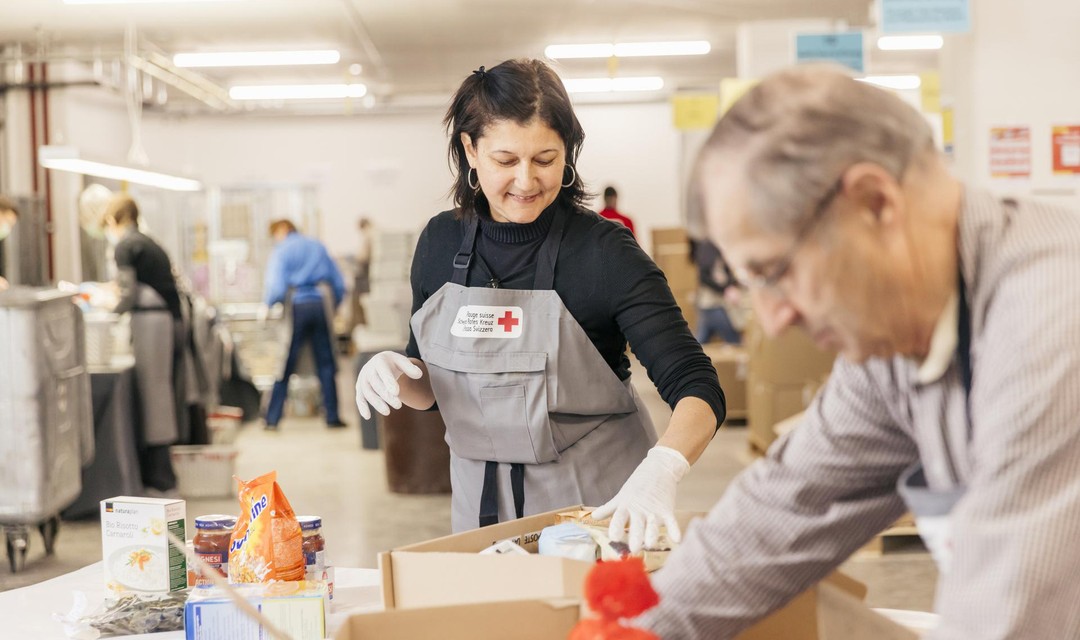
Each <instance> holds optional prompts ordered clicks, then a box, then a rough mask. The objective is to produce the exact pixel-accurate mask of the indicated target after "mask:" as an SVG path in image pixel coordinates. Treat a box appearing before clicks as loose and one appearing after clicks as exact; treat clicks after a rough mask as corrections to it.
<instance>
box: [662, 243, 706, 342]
mask: <svg viewBox="0 0 1080 640" xmlns="http://www.w3.org/2000/svg"><path fill="white" fill-rule="evenodd" d="M652 250H653V261H655V262H656V265H657V266H658V267H660V270H661V271H663V272H664V276H665V277H667V281H668V286H669V287H671V293H673V294H674V295H675V301H676V302H677V303H678V304H679V308H680V309H682V312H683V317H684V318H686V321H687V322H688V323H689V324H690V328H691V330H692V329H693V328H694V326H695V325H696V323H697V306H696V305H695V296H696V295H697V287H698V276H697V270H696V269H695V268H694V263H693V261H691V260H690V241H689V239H688V237H687V235H686V229H684V228H682V227H671V228H658V229H653V230H652Z"/></svg>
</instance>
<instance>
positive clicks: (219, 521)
mask: <svg viewBox="0 0 1080 640" xmlns="http://www.w3.org/2000/svg"><path fill="white" fill-rule="evenodd" d="M234 528H236V516H228V515H220V514H218V515H210V516H199V517H197V518H195V538H194V539H193V540H192V545H193V546H194V548H195V555H196V556H198V557H199V559H201V560H202V561H203V562H205V563H206V564H208V565H210V567H211V568H213V569H216V570H217V572H218V573H219V574H220V575H221V576H222V577H223V578H228V577H229V542H230V541H231V539H232V532H233V529H234ZM205 584H212V583H211V581H210V578H208V577H207V576H205V575H203V574H202V573H200V572H196V578H195V585H196V586H201V585H205Z"/></svg>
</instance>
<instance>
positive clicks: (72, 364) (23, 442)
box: [0, 287, 94, 572]
mask: <svg viewBox="0 0 1080 640" xmlns="http://www.w3.org/2000/svg"><path fill="white" fill-rule="evenodd" d="M71 297H72V296H71V294H68V293H63V292H61V291H57V290H55V289H33V288H25V287H20V288H14V289H11V290H9V291H5V292H3V293H0V425H3V426H4V437H3V438H0V526H2V527H3V528H4V531H5V533H6V537H7V553H8V561H9V562H10V564H11V570H12V571H13V572H17V571H20V570H21V569H22V568H23V566H24V565H25V562H26V552H27V548H28V544H29V527H31V526H34V525H37V527H38V528H39V530H40V531H41V534H42V537H43V538H44V540H45V551H46V553H49V554H51V553H52V551H53V542H54V540H55V536H56V532H57V529H58V527H59V523H60V518H59V514H60V511H61V510H62V509H63V508H64V507H66V506H68V505H69V504H71V503H72V502H73V501H74V500H75V499H76V498H77V497H78V495H79V492H80V491H81V489H82V479H81V471H82V467H83V464H85V463H89V462H90V461H91V460H92V459H93V456H94V427H93V418H92V413H91V406H90V378H89V375H88V373H87V369H86V347H85V334H84V326H83V317H82V312H81V311H79V308H78V307H76V306H75V305H74V304H72V302H71Z"/></svg>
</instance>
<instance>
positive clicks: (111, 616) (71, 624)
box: [57, 591, 188, 640]
mask: <svg viewBox="0 0 1080 640" xmlns="http://www.w3.org/2000/svg"><path fill="white" fill-rule="evenodd" d="M187 596H188V594H187V592H186V591H174V592H172V593H169V594H162V595H151V594H135V593H131V594H127V595H124V596H122V597H120V598H117V599H114V600H106V601H105V604H104V605H102V607H101V608H100V610H99V611H97V612H95V613H91V614H86V608H87V605H86V596H85V595H84V594H83V593H81V592H76V594H75V606H74V608H73V609H72V611H71V613H69V614H68V615H67V616H57V619H58V620H59V621H60V622H62V623H63V624H64V631H65V633H66V634H67V636H68V637H69V638H72V639H73V640H96V639H97V638H101V637H112V636H128V635H138V634H143V633H157V632H159V631H180V630H182V629H183V628H184V603H185V602H186V601H187Z"/></svg>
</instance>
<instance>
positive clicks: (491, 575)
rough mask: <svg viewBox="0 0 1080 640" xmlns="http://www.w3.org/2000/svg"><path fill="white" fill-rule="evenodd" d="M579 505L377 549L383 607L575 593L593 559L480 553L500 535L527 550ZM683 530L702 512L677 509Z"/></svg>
mask: <svg viewBox="0 0 1080 640" xmlns="http://www.w3.org/2000/svg"><path fill="white" fill-rule="evenodd" d="M583 508H584V507H582V506H581V505H574V506H568V507H565V508H562V509H556V510H555V511H549V512H547V513H542V514H537V515H534V516H528V517H525V518H521V519H518V520H511V521H510V522H502V523H499V524H496V525H492V526H490V527H484V528H482V529H474V530H472V531H466V532H464V533H458V534H454V535H449V536H445V537H442V538H437V539H435V540H430V541H427V542H419V543H417V544H412V545H408V546H405V547H400V548H398V549H394V550H392V551H387V552H383V553H380V554H379V570H380V571H381V572H382V577H383V586H382V594H383V607H385V608H386V609H387V610H390V609H413V608H420V607H439V606H447V605H457V604H473V603H478V602H505V601H511V600H546V599H551V598H577V599H580V598H581V595H582V585H583V584H584V582H585V575H586V574H587V573H588V572H589V569H590V568H592V566H593V563H591V562H584V561H581V560H570V559H567V558H556V557H549V556H540V555H528V556H523V555H510V554H502V555H480V551H482V550H483V549H485V548H487V547H489V546H491V545H492V544H494V543H495V542H497V541H499V540H506V539H514V540H515V541H516V542H517V543H518V544H520V545H521V546H522V547H524V548H525V549H526V550H527V551H529V552H530V553H533V554H535V553H536V551H537V541H538V540H539V539H540V532H541V531H542V530H543V529H544V527H548V526H551V525H554V524H558V523H557V520H556V518H557V516H558V514H560V513H563V512H566V511H574V510H577V509H583ZM677 515H678V518H679V521H680V522H679V524H680V525H681V526H682V527H683V531H685V530H686V526H687V525H688V524H689V522H690V520H692V519H693V518H695V517H698V516H700V515H701V514H697V513H689V512H681V513H678V514H677Z"/></svg>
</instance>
